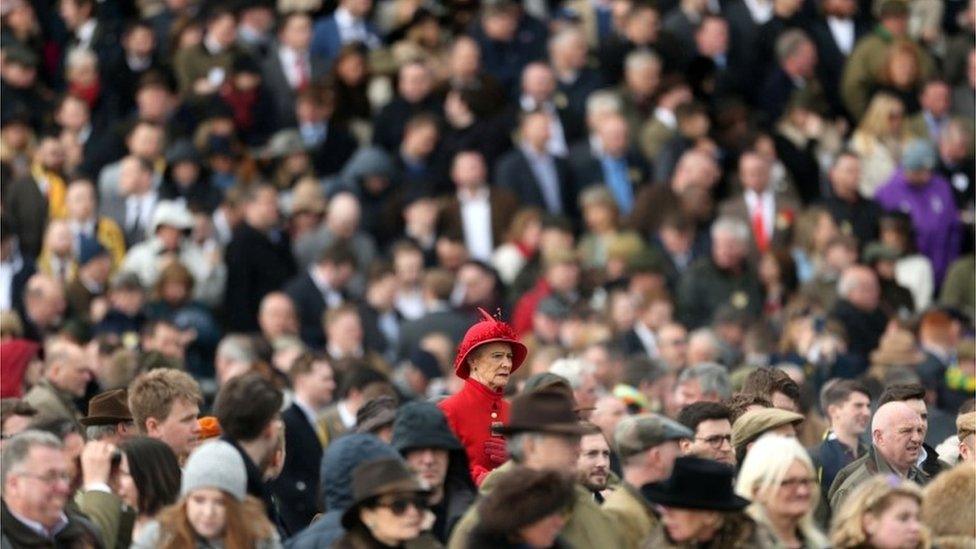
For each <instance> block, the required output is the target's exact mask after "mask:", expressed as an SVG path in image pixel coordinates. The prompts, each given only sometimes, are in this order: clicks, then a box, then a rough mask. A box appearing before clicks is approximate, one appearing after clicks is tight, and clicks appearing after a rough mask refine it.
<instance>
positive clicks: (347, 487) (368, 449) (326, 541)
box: [286, 433, 398, 549]
mask: <svg viewBox="0 0 976 549" xmlns="http://www.w3.org/2000/svg"><path fill="white" fill-rule="evenodd" d="M389 457H398V455H397V453H396V450H394V449H393V448H392V447H390V446H388V445H387V444H384V443H383V441H381V440H380V439H379V438H377V437H376V436H374V435H371V434H367V433H356V434H351V435H346V436H344V437H342V438H339V439H337V440H336V441H335V442H333V443H332V444H330V445H329V447H328V448H327V449H326V451H325V455H323V456H322V466H321V469H320V471H321V473H320V475H319V478H320V479H321V480H320V491H319V493H320V494H322V508H323V509H325V514H323V515H322V516H321V517H319V518H318V519H317V520H315V521H314V522H312V524H311V525H310V526H309V527H308V528H306V529H304V530H302V531H301V532H299V533H298V534H297V535H295V536H293V537H292V538H291V539H289V540H288V543H287V544H286V547H288V548H289V549H328V548H329V547H332V544H333V543H334V542H335V541H336V540H338V539H339V538H340V537H342V535H343V533H344V532H345V529H344V528H343V527H342V523H341V520H342V513H344V512H345V511H346V509H348V508H349V506H350V505H352V502H353V495H352V471H353V469H355V468H356V466H357V465H359V464H360V463H363V462H365V461H370V460H374V459H380V458H389Z"/></svg>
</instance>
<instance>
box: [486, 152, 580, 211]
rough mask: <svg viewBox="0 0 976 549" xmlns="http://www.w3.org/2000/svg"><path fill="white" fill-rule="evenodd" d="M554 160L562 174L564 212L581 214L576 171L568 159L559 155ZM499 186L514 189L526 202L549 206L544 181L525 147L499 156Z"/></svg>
mask: <svg viewBox="0 0 976 549" xmlns="http://www.w3.org/2000/svg"><path fill="white" fill-rule="evenodd" d="M553 160H554V161H555V165H556V176H557V177H558V178H559V194H560V197H561V198H562V213H563V215H566V216H567V217H569V218H570V219H574V218H576V216H577V207H576V189H575V187H574V185H573V174H572V171H571V170H570V168H569V163H568V162H566V160H564V159H562V158H556V157H554V158H553ZM499 187H503V188H506V189H508V190H510V191H512V192H513V193H514V194H515V195H516V196H517V197H518V199H519V202H520V203H521V204H522V205H523V206H536V207H539V208H542V209H543V210H545V209H546V200H545V198H543V195H542V187H541V184H540V183H539V180H538V179H536V177H535V173H534V172H533V171H532V168H531V167H530V165H529V159H528V158H527V157H526V155H525V153H524V152H522V150H521V149H514V150H511V151H509V152H508V153H506V154H505V156H503V157H501V158H500V159H499V160H498V165H497V166H496V167H495V188H499ZM550 213H555V212H550Z"/></svg>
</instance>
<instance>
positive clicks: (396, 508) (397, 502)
mask: <svg viewBox="0 0 976 549" xmlns="http://www.w3.org/2000/svg"><path fill="white" fill-rule="evenodd" d="M376 505H377V507H386V508H387V509H389V510H390V511H391V512H392V513H393V514H394V515H396V516H398V517H399V516H401V515H403V514H404V513H406V512H407V507H410V506H413V508H414V509H416V510H418V511H420V512H423V511H426V510H427V496H425V495H423V494H411V495H403V496H396V497H392V498H381V499H379V500H377V502H376Z"/></svg>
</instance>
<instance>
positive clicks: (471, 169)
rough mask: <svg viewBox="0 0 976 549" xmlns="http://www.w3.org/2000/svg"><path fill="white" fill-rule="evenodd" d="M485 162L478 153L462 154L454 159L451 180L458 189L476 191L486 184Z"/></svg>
mask: <svg viewBox="0 0 976 549" xmlns="http://www.w3.org/2000/svg"><path fill="white" fill-rule="evenodd" d="M485 174H486V170H485V160H484V158H482V156H481V155H480V154H477V153H469V152H465V153H461V154H459V155H458V156H457V157H455V158H454V166H453V168H452V170H451V178H452V179H453V180H454V184H455V185H457V186H458V188H462V189H468V190H471V189H476V188H478V187H480V186H481V185H483V184H484V183H485V177H486V175H485Z"/></svg>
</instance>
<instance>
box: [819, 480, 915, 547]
mask: <svg viewBox="0 0 976 549" xmlns="http://www.w3.org/2000/svg"><path fill="white" fill-rule="evenodd" d="M898 497H907V498H911V499H913V500H915V501H916V502H918V504H919V505H920V506H921V504H922V489H921V488H919V487H918V486H917V485H916V484H915V483H913V482H911V481H908V480H902V479H900V478H898V477H895V476H894V475H875V476H874V477H872V478H870V479H868V480H866V481H865V482H864V483H862V484H861V485H860V486H858V487H857V488H855V489H854V491H853V492H852V493H851V495H850V496H848V497H847V499H846V500H844V503H843V505H841V507H840V509H839V510H837V513H836V514H835V515H834V520H833V525H832V527H831V529H830V541H831V543H833V544H834V547H835V548H836V549H843V548H845V547H860V546H861V545H864V544H867V543H868V536H867V534H866V533H865V532H864V515H868V514H870V515H880V514H881V513H883V512H885V511H886V510H887V509H888V507H890V506H891V504H892V502H894V500H895V498H898ZM928 547H929V535H928V529H927V528H925V527H924V526H923V527H922V541H921V542H920V543H919V546H918V549H928Z"/></svg>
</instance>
